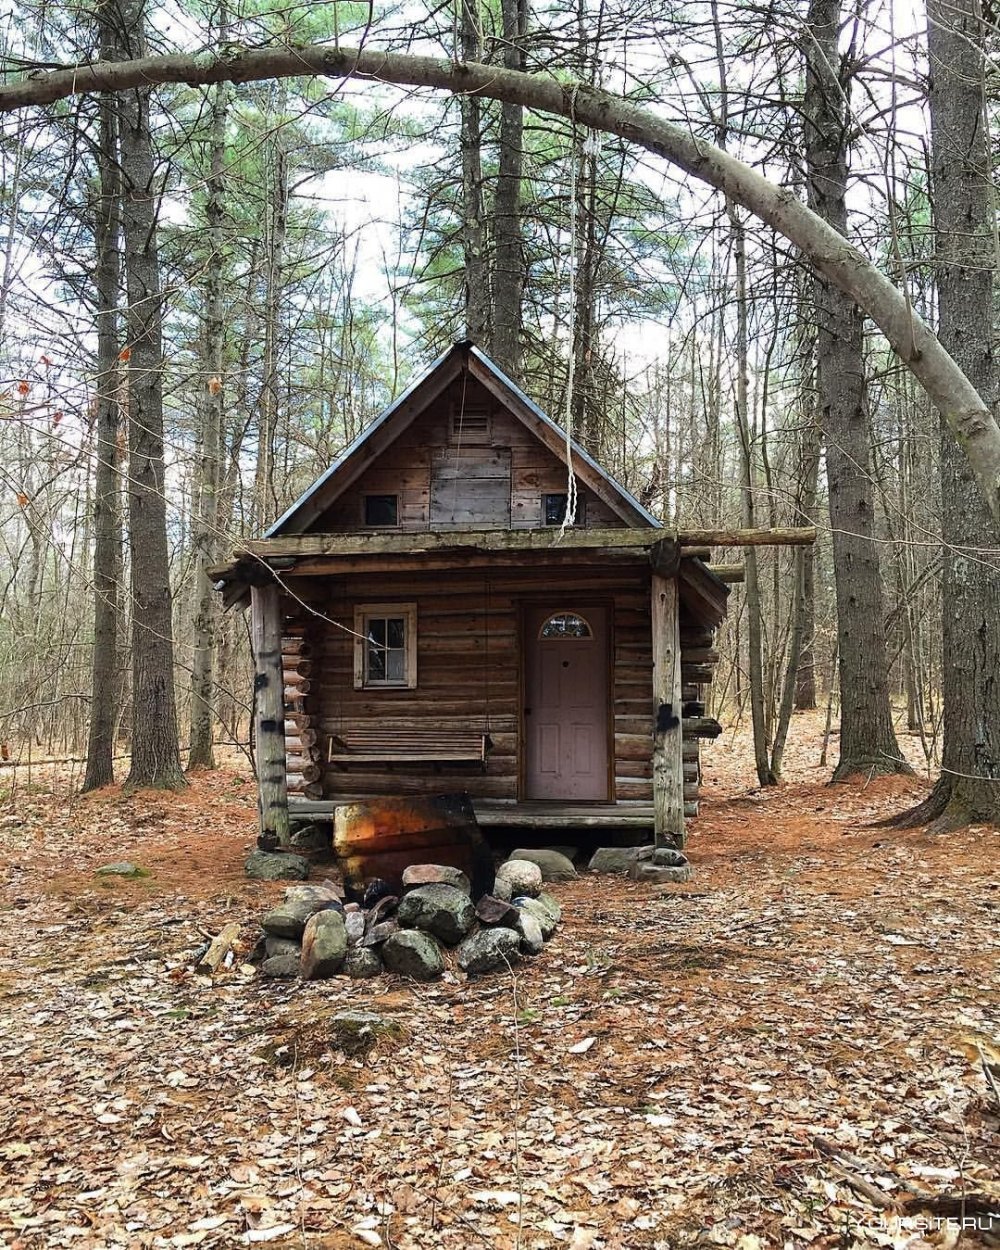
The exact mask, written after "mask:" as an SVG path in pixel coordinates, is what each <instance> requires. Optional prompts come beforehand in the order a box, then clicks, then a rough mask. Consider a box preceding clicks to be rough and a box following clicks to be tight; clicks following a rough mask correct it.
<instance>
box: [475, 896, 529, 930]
mask: <svg viewBox="0 0 1000 1250" xmlns="http://www.w3.org/2000/svg"><path fill="white" fill-rule="evenodd" d="M520 914H521V913H520V912H519V911H518V910H517V908H516V907H515V906H514V904H513V903H511V902H508V901H506V900H504V899H502V898H494V896H493V895H492V894H484V895H483V897H482V898H481V899H480V900H479V902H478V903H477V904H476V916H477V918H478V919H479V921H480V923H481V924H485V925H503V926H504V927H506V928H508V929H515V928H517V918H518V916H519V915H520Z"/></svg>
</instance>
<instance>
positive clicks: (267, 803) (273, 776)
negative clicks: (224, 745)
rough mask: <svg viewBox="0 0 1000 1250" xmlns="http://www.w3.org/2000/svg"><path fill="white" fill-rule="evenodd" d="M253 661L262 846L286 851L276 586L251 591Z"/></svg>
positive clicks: (282, 689)
mask: <svg viewBox="0 0 1000 1250" xmlns="http://www.w3.org/2000/svg"><path fill="white" fill-rule="evenodd" d="M250 619H251V635H252V638H253V658H254V701H253V706H254V745H255V755H256V764H257V810H258V813H259V815H260V834H261V839H262V840H263V842H264V844H265V845H267V844H271V845H277V846H279V847H285V846H288V845H289V843H290V835H289V828H288V780H287V777H286V775H285V689H284V678H283V676H282V666H281V610H280V607H279V603H278V585H277V583H276V582H269V583H268V584H267V585H266V586H251V587H250Z"/></svg>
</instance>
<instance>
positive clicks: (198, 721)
mask: <svg viewBox="0 0 1000 1250" xmlns="http://www.w3.org/2000/svg"><path fill="white" fill-rule="evenodd" d="M228 94H229V88H228V86H227V85H226V84H225V83H220V84H219V85H218V86H217V87H216V89H215V99H214V102H213V106H212V140H211V155H210V171H209V175H208V179H207V183H206V192H207V199H206V203H205V219H206V226H207V227H208V246H209V256H208V262H207V265H206V269H205V296H204V298H205V314H204V326H203V329H202V344H203V360H204V375H205V376H204V377H203V378H202V379H201V385H200V388H199V407H200V409H201V431H200V442H201V448H200V450H201V455H200V458H199V462H198V479H197V492H198V511H197V517H196V519H195V527H196V528H195V534H194V562H195V570H194V578H195V611H194V656H193V660H192V665H191V750H190V752H189V754H188V768H189V769H192V768H214V767H215V755H214V752H213V750H212V738H213V732H214V729H215V714H214V707H215V698H214V685H215V664H214V659H215V629H216V619H217V614H218V606H217V605H218V596H217V595H216V593H215V589H214V587H213V586H212V582H211V579H210V578H209V576H208V570H209V569H210V568H211V567H212V565H213V564H214V563H216V556H217V554H218V550H219V541H218V525H219V478H220V459H219V458H220V447H221V441H222V420H223V395H224V391H223V380H222V379H223V369H224V364H223V345H224V342H225V301H224V299H223V289H222V286H223V264H224V259H225V256H224V249H225V235H224V223H225V214H226V204H225V195H226V183H225V173H224V169H225V159H226V114H227V105H228Z"/></svg>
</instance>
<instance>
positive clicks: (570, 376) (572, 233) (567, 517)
mask: <svg viewBox="0 0 1000 1250" xmlns="http://www.w3.org/2000/svg"><path fill="white" fill-rule="evenodd" d="M576 92H577V85H576V84H574V86H573V90H572V93H571V95H570V101H569V117H570V143H569V267H568V270H569V271H568V275H567V279H568V286H569V314H568V316H567V319H566V328H567V331H568V338H569V367H568V369H567V372H566V415H565V417H564V419H563V426H564V428H565V430H566V511H565V513H564V514H563V519H562V525H560V526H559V533H558V534H557V535H556V542H559V540H560V539H561V538H562V537H563V536H564V534H565V533H566V530H567V529H568V528H569V527H570V526H572V525H573V524H574V522H575V521H576V474H575V473H574V472H573V381H574V374H575V371H576V159H577V158H576Z"/></svg>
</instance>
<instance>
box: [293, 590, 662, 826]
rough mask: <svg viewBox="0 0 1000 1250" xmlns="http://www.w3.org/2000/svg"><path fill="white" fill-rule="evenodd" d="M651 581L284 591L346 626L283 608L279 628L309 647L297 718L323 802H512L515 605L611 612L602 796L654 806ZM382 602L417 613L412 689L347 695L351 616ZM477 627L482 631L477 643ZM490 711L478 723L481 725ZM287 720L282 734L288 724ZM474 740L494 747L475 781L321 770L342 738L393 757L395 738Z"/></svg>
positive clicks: (465, 776)
mask: <svg viewBox="0 0 1000 1250" xmlns="http://www.w3.org/2000/svg"><path fill="white" fill-rule="evenodd" d="M649 579H650V575H649V572H648V571H647V570H645V569H643V568H641V567H637V568H636V569H634V570H631V569H619V570H608V571H602V570H600V569H588V570H587V574H586V579H585V581H582V580H581V575H580V574H579V573H578V572H575V571H572V570H565V571H552V570H547V571H544V572H542V571H539V572H538V573H537V574H528V573H525V572H522V571H518V570H511V571H503V570H496V571H494V572H493V573H491V574H490V576H489V582H488V586H487V582H486V579H485V576H484V574H483V573H482V572H481V571H464V570H457V569H456V570H453V571H449V573H448V575H447V580H446V581H445V580H444V579H443V578H442V576H441V574H440V573H425V574H420V573H413V574H391V575H385V574H384V575H380V576H375V575H364V576H361V575H358V576H352V577H347V578H337V579H336V580H335V581H330V582H325V583H322V584H321V583H319V582H318V581H313V580H311V579H310V580H309V581H308V582H307V581H306V579H295V585H296V587H297V588H298V587H299V586H301V587H302V590H301V593H302V597H303V598H304V599H306V601H307V602H309V603H311V604H313V605H314V606H315V607H316V608H318V609H320V610H321V611H323V612H324V613H326V614H328V615H329V616H331V617H332V618H333V619H334V620H335V621H337V622H340V623H341V624H343V625H346V626H347V630H344V629H339V628H337V627H336V626H332V625H329V624H325V623H323V622H322V621H320V620H319V619H318V618H316V617H311V616H310V615H309V614H308V613H306V612H303V611H302V610H301V608H298V609H297V608H296V606H295V604H294V602H293V601H290V600H287V599H286V626H287V628H288V629H289V630H291V631H294V632H296V633H298V634H304V635H307V636H308V638H309V644H310V648H311V654H312V657H313V661H312V666H311V677H312V680H311V684H310V689H309V693H308V695H307V696H306V697H305V699H304V700H301V701H300V703H301V704H302V706H301V708H300V711H301V713H302V715H303V716H304V717H305V719H306V720H307V721H308V723H309V726H310V727H311V728H313V729H315V730H316V731H317V734H318V743H317V745H318V746H319V748H320V750H319V752H318V753H317V754H318V756H319V757H320V758H319V761H318V762H319V763H320V765H321V768H322V779H321V780H322V787H323V797H324V798H327V799H332V800H335V799H336V798H337V797H338V796H346V795H352V796H362V795H368V794H414V793H440V792H443V791H447V790H452V789H456V790H467V791H468V792H469V793H470V794H471V795H472V796H473V798H484V799H485V798H489V799H504V800H510V801H512V802H513V801H515V800H516V799H517V798H518V794H519V786H520V777H521V763H522V761H521V754H520V741H521V707H522V692H521V682H522V661H521V645H520V643H521V633H520V631H521V616H522V609H523V607H524V605H527V604H542V603H544V604H546V605H548V604H550V603H551V604H552V607H553V610H558V609H560V608H564V609H566V610H570V609H573V608H581V610H585V607H586V605H588V604H593V603H606V604H608V605H609V606H610V607H611V609H612V611H611V613H610V619H611V625H612V628H611V639H610V650H611V657H610V662H611V664H612V670H611V687H610V689H611V694H610V700H609V704H610V706H609V714H610V716H611V717H612V718H613V719H612V721H611V724H612V727H613V732H614V747H613V753H612V760H613V763H612V772H613V782H614V785H613V790H612V797H613V798H616V799H617V800H618V801H639V802H645V803H649V802H651V800H652V763H651V752H652V733H651V730H652V720H651V709H652V677H651V674H652V644H651V639H650V636H649V631H650V623H649ZM379 601H384V602H393V603H404V602H411V603H415V604H416V607H417V653H418V684H417V687H416V688H415V689H389V690H386V689H381V690H372V689H368V690H364V689H361V690H356V689H355V688H354V680H353V679H354V661H353V654H354V642H353V638H352V636H351V634H350V633H349V632H348V630H350V629H351V628H352V627H353V621H354V607H355V605H356V604H359V603H367V604H370V603H376V602H379ZM487 627H488V632H487ZM487 708H488V716H487ZM291 723H292V722H290V724H291ZM429 726H432V727H434V728H436V729H441V730H455V731H464V732H468V733H483V732H486V730H487V728H488V729H489V733H490V736H491V738H492V740H493V749H492V750H491V751H490V754H489V760H488V763H487V768H486V771H485V773H484V772H482V771H481V770H480V769H479V768H477V767H476V766H475V765H466V764H463V765H451V764H440V765H431V764H420V763H412V764H411V763H407V764H405V765H403V764H394V765H393V766H392V767H391V768H390V767H387V766H384V765H381V764H361V763H359V764H357V765H352V766H349V767H348V768H343V767H339V766H336V765H330V764H327V763H326V762H325V761H326V756H327V744H328V741H329V737H330V735H331V734H335V735H337V736H338V737H341V738H347V739H348V740H349V739H350V734H351V730H352V729H364V730H365V731H378V732H379V733H382V734H383V735H384V738H385V747H386V750H387V751H389V750H391V744H392V730H393V727H396V728H398V729H400V730H402V731H404V732H405V731H406V730H410V729H421V728H423V729H426V728H428V727H429Z"/></svg>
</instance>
